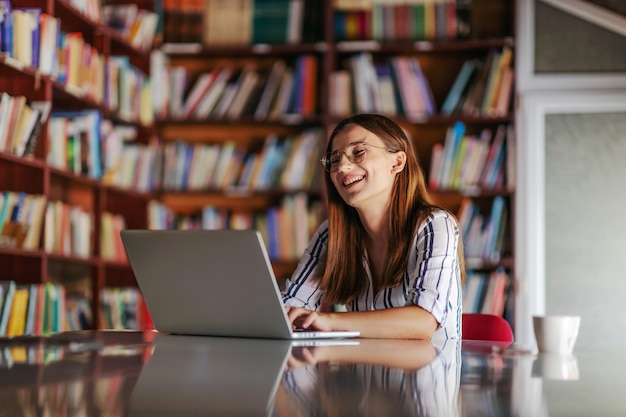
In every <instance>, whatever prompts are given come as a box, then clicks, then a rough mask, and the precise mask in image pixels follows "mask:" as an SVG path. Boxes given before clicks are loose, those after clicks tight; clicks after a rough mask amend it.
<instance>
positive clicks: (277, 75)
mask: <svg viewBox="0 0 626 417" xmlns="http://www.w3.org/2000/svg"><path fill="white" fill-rule="evenodd" d="M286 67H287V64H286V63H285V61H284V60H282V59H279V60H276V61H275V62H274V63H273V64H272V67H271V69H270V73H269V75H268V77H267V82H266V83H265V87H264V89H263V93H262V94H261V98H260V99H259V104H258V106H257V108H256V109H255V111H254V118H255V119H256V120H264V119H265V118H266V117H267V115H268V113H269V110H270V106H271V104H272V102H273V101H274V100H275V97H276V94H277V92H278V87H279V86H280V81H281V79H282V77H283V74H284V73H285V69H286Z"/></svg>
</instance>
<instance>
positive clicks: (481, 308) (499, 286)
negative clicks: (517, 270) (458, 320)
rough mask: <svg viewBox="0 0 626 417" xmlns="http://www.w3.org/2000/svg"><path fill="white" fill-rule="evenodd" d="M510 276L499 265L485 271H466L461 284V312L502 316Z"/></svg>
mask: <svg viewBox="0 0 626 417" xmlns="http://www.w3.org/2000/svg"><path fill="white" fill-rule="evenodd" d="M510 285H511V278H510V277H509V274H508V273H507V271H506V270H505V269H504V268H502V267H499V268H497V269H496V270H494V271H492V272H490V273H487V272H478V271H472V270H470V271H468V274H467V279H466V281H465V284H464V286H463V300H462V303H463V313H483V314H495V315H497V316H502V315H503V314H504V311H505V306H506V301H507V296H508V293H509V286H510Z"/></svg>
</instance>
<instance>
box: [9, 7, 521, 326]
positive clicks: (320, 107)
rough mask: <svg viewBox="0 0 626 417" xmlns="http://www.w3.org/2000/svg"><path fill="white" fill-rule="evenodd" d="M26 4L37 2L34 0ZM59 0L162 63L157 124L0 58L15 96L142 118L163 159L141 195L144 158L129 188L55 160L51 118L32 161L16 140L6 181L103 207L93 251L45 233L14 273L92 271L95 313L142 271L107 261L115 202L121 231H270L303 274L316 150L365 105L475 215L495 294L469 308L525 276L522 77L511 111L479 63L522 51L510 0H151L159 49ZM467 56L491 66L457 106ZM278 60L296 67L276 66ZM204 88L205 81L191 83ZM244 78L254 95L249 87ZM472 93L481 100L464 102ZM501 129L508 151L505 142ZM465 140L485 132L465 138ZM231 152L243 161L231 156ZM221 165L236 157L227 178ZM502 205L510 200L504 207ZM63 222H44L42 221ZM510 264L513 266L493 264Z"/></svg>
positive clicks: (125, 50)
mask: <svg viewBox="0 0 626 417" xmlns="http://www.w3.org/2000/svg"><path fill="white" fill-rule="evenodd" d="M12 3H14V4H20V5H21V6H28V5H30V3H29V2H27V1H26V0H20V1H14V2H12ZM22 3H23V4H22ZM31 3H32V2H31ZM115 3H121V2H115ZM46 7H47V8H48V9H47V10H48V11H49V13H50V14H52V15H57V16H59V17H61V18H62V22H63V23H62V25H64V26H63V27H67V26H65V25H72V24H74V25H78V26H79V27H80V28H81V29H80V30H81V31H82V32H83V33H88V34H91V35H86V38H88V37H89V36H90V38H88V39H90V41H89V42H91V44H93V45H94V46H96V49H98V50H99V51H101V53H102V54H103V55H104V56H110V55H116V56H117V55H124V56H127V57H130V62H131V63H132V64H133V65H134V66H135V67H137V68H139V69H140V70H141V71H142V72H143V73H144V74H148V73H149V74H150V75H151V82H152V85H153V87H154V88H152V90H151V91H152V94H153V95H152V97H151V98H150V100H149V101H150V103H152V107H153V110H154V113H153V114H154V117H155V120H154V123H152V122H148V123H145V122H129V121H127V120H124V115H125V113H124V112H120V111H119V110H118V111H111V110H110V109H109V108H108V107H107V106H105V105H103V104H101V103H98V102H94V101H93V100H90V99H86V98H84V97H81V96H80V95H79V96H77V95H75V94H74V93H73V91H72V89H71V88H70V89H68V88H67V87H66V86H65V85H62V84H60V83H59V82H58V81H57V80H55V79H52V78H51V77H47V76H45V75H41V74H40V73H39V72H38V71H36V70H33V69H30V68H19V69H18V68H15V67H14V66H12V65H10V64H7V62H6V60H4V61H2V63H1V64H0V65H1V66H0V83H2V84H1V85H2V88H3V89H4V90H5V91H7V92H8V93H10V94H11V95H25V96H26V97H27V98H28V100H29V101H42V100H43V101H50V102H52V105H53V110H55V109H58V110H76V109H97V110H98V109H99V110H100V111H101V113H102V115H103V117H105V118H108V119H111V120H113V121H115V122H117V123H119V124H122V125H124V126H131V127H134V128H135V130H136V132H137V133H136V136H135V139H133V143H139V144H143V146H144V147H145V148H147V149H149V150H150V152H151V155H153V156H152V158H153V159H152V161H153V163H152V162H151V163H150V166H152V167H153V168H154V170H155V172H160V173H161V174H157V175H156V178H152V177H151V178H152V179H151V180H150V181H148V183H147V184H144V185H143V186H141V187H139V189H141V190H142V191H130V190H132V187H133V186H135V187H138V186H139V185H138V184H137V183H136V182H133V180H132V178H134V174H133V173H132V170H131V173H130V174H128V175H130V178H131V180H130V182H128V181H124V178H122V179H120V178H119V177H118V178H117V179H118V182H114V183H115V184H121V185H118V186H115V185H110V183H111V181H112V180H111V178H110V176H109V177H108V176H106V175H105V176H104V177H103V178H102V179H94V178H90V177H85V176H83V175H76V174H73V173H71V172H70V169H67V168H58V167H56V166H55V165H53V164H51V163H50V162H49V161H48V158H47V155H48V152H49V149H50V146H51V140H50V137H49V134H48V133H46V129H45V128H44V129H42V130H43V131H42V133H41V135H40V140H39V141H38V142H37V143H38V145H37V148H36V151H35V153H34V157H29V158H23V157H18V156H15V155H12V154H11V153H8V152H1V153H0V170H1V171H0V174H1V176H0V186H1V187H2V188H3V190H6V191H14V192H21V191H24V192H27V193H32V194H41V195H44V196H46V197H47V200H48V202H51V201H62V202H64V203H66V204H69V205H75V206H78V207H80V208H82V209H83V210H84V211H85V212H88V213H91V214H92V219H93V224H94V228H93V233H92V234H91V238H90V239H91V241H92V243H93V245H92V249H91V251H90V253H89V256H87V257H78V256H73V255H67V254H65V255H59V254H52V253H49V252H48V251H46V250H44V247H45V246H44V245H45V242H44V239H42V242H41V243H40V245H39V246H38V248H37V249H35V250H23V249H15V248H10V247H6V246H2V247H0V263H1V265H0V266H2V268H1V269H0V270H1V271H2V272H1V273H2V274H3V275H0V280H16V281H17V282H20V283H41V282H46V281H47V280H50V279H56V278H57V276H58V277H59V279H58V281H60V282H62V283H63V284H64V285H68V286H69V285H71V282H72V280H73V279H78V278H80V277H84V276H88V277H89V283H90V292H91V297H92V300H93V303H92V309H93V314H94V316H95V317H96V319H95V321H94V323H99V321H98V317H99V315H100V314H101V313H100V310H101V309H100V301H99V300H100V293H101V292H102V291H103V289H104V288H106V287H109V286H132V285H134V278H133V275H132V271H131V270H130V269H129V267H128V265H127V263H126V262H125V261H124V260H123V259H122V258H120V260H118V261H109V260H105V259H108V257H107V256H103V255H104V253H105V249H104V248H103V247H101V243H100V242H101V238H102V237H103V236H104V235H105V234H107V233H106V230H107V229H104V228H103V227H102V223H103V222H102V220H103V219H104V218H108V213H111V214H117V215H121V216H123V218H124V220H125V224H123V225H122V226H121V227H127V228H191V227H233V228H234V227H255V228H259V229H261V230H262V232H263V233H264V237H265V238H266V241H267V243H268V248H269V249H270V250H269V252H270V255H271V257H272V261H273V266H274V269H275V272H276V275H277V277H278V278H279V279H282V278H284V277H286V276H288V275H289V274H290V273H291V272H292V271H293V269H294V267H295V264H296V261H297V259H298V257H299V256H300V254H301V249H302V242H306V240H307V237H308V236H309V235H310V233H311V231H312V229H314V228H315V227H316V226H317V224H318V223H319V221H321V219H322V218H323V217H324V195H323V187H322V175H321V171H320V168H321V165H320V164H319V162H318V160H319V157H320V156H321V153H322V149H323V148H324V145H325V141H326V138H327V137H328V134H329V132H330V131H331V130H332V128H333V127H334V125H335V124H336V123H337V122H338V121H339V120H340V119H341V118H342V117H343V116H344V115H345V114H350V113H355V112H366V111H367V112H379V113H385V114H388V115H390V116H391V117H392V118H393V119H394V120H396V121H398V122H399V123H400V124H401V125H402V126H403V127H404V128H405V129H406V131H407V133H408V134H409V135H410V136H411V138H412V140H413V142H414V144H415V147H416V150H417V153H418V157H419V160H420V162H421V163H422V165H423V167H424V169H425V172H426V174H427V176H428V179H429V183H430V184H431V185H432V188H431V190H432V193H433V195H434V197H435V199H436V201H437V202H438V203H439V204H441V205H443V206H445V207H448V208H450V209H451V210H452V211H453V212H455V213H457V214H458V215H459V217H460V218H461V219H463V220H464V221H465V222H466V223H467V230H464V235H465V234H466V235H467V236H466V239H465V242H466V243H465V246H466V251H467V253H468V257H467V259H468V265H469V268H470V271H471V273H470V278H469V279H468V288H466V293H469V292H470V289H469V284H470V283H471V282H478V281H480V284H481V285H479V286H476V288H474V289H472V290H471V291H472V292H475V293H476V294H483V295H482V296H480V295H476V296H475V298H476V299H478V301H474V300H472V305H474V304H475V305H476V308H477V309H479V308H481V306H480V305H479V304H482V303H481V301H482V300H481V299H483V298H485V294H486V293H487V292H488V287H489V285H488V283H489V282H492V281H494V282H495V281H496V280H498V281H501V282H504V283H505V284H504V287H505V289H506V291H511V290H512V289H513V279H512V278H511V277H512V276H513V274H514V248H513V245H512V242H513V234H514V230H513V227H512V226H513V224H514V212H513V207H514V198H515V189H514V176H513V175H512V173H513V172H514V159H515V158H514V152H513V151H514V138H513V137H512V134H510V133H511V132H512V131H513V129H512V128H509V127H511V126H512V125H513V123H514V120H513V104H514V91H515V89H514V86H512V84H514V81H513V77H512V74H509V75H508V77H509V83H510V84H509V85H511V87H510V92H511V95H510V96H509V97H508V98H506V99H504V104H502V103H501V106H500V107H499V110H497V111H496V110H494V109H490V108H489V107H486V108H485V109H481V108H480V104H479V103H480V102H481V101H482V97H483V96H484V91H485V89H487V87H483V92H480V91H478V92H476V93H472V95H473V97H474V98H473V99H472V100H469V99H467V100H466V96H467V95H468V94H469V91H470V90H471V89H472V87H471V86H472V85H473V84H477V85H480V84H482V85H483V86H485V85H487V83H488V82H489V81H488V77H489V71H486V70H485V71H484V72H485V75H483V76H481V75H480V74H481V70H480V68H485V69H489V68H490V66H491V62H494V61H495V59H494V58H493V56H497V57H501V56H502V55H505V53H504V51H507V52H506V54H508V58H507V59H508V60H509V62H511V61H512V60H513V59H514V51H515V49H514V47H515V45H514V41H513V37H512V35H513V33H514V30H513V16H512V15H513V10H514V7H513V4H511V2H509V1H505V0H469V1H468V0H450V1H415V2H404V3H402V4H395V3H394V4H388V3H386V2H382V1H380V2H379V1H370V0H359V1H345V0H344V1H332V0H321V1H317V0H272V1H270V0H266V1H260V0H222V1H220V0H210V1H206V2H185V3H182V2H181V3H180V4H178V3H176V4H174V2H167V1H166V2H160V1H155V2H152V1H150V0H145V1H143V2H140V3H139V7H141V8H146V9H151V10H154V11H156V12H159V13H162V17H163V20H162V23H163V26H162V28H163V32H162V35H163V44H162V45H161V46H160V47H159V48H157V49H158V50H157V51H156V52H153V53H152V54H148V53H145V52H142V51H138V50H136V49H135V48H133V47H131V46H129V44H128V42H125V41H122V40H121V38H120V37H119V36H118V35H117V34H116V33H115V32H114V31H112V30H110V29H108V28H106V27H104V26H103V25H101V24H98V23H95V22H94V21H92V20H91V19H88V18H85V17H83V16H81V15H80V14H79V13H77V12H76V11H74V9H73V8H72V7H70V6H69V5H68V3H66V1H64V0H54V1H52V0H49V1H48V2H47V3H46ZM297 16H300V17H299V18H298V17H297ZM72 22H74V23H72ZM255 28H256V29H255ZM442 28H443V29H442ZM270 29H271V30H270ZM277 29H281V30H277ZM66 30H75V29H71V27H69V28H68V29H66ZM465 63H472V64H476V66H475V69H474V72H473V76H472V77H470V78H469V81H468V83H467V85H466V87H465V88H460V87H457V89H458V90H459V91H458V92H459V94H460V98H459V99H458V102H457V105H456V106H455V105H451V104H450V103H448V104H446V103H447V102H449V101H452V99H451V98H449V96H450V95H452V93H451V90H454V88H453V86H454V85H456V84H457V83H458V84H460V83H461V82H460V81H457V80H458V79H459V78H461V76H460V73H461V72H462V68H463V67H464V64H465ZM468 65H469V64H468ZM481 65H482V66H481ZM503 65H504V64H503ZM400 67H402V68H405V69H403V70H400V69H399V68H400ZM402 71H404V72H405V74H404V75H403V76H402V79H401V77H400V75H399V74H400V72H402ZM407 71H408V74H407ZM275 72H276V73H279V74H281V76H280V77H278V76H276V75H274V77H273V76H272V74H273V73H275ZM420 72H421V75H420ZM492 72H493V71H492ZM285 73H290V74H291V76H290V77H291V82H292V83H293V85H296V86H298V87H297V88H295V91H296V93H292V94H286V93H285V94H284V97H285V101H284V102H282V103H283V104H282V105H279V104H278V103H279V102H280V100H277V99H276V98H274V99H273V100H271V101H270V102H269V108H266V109H265V111H261V110H259V107H260V104H259V103H260V102H262V100H263V98H262V97H263V96H264V94H266V90H268V89H269V88H268V85H270V84H271V83H272V82H274V81H271V80H272V79H273V78H275V79H279V80H280V82H279V83H278V84H277V90H276V93H275V94H274V96H275V97H280V96H281V93H280V91H281V89H285V91H288V90H287V87H283V86H282V85H283V84H285V85H289V84H288V82H286V81H284V80H285V78H286V77H285ZM218 74H222V75H221V76H222V77H224V78H223V83H222V90H221V94H217V93H214V94H215V97H214V98H213V99H210V98H209V96H210V95H211V94H212V93H211V90H212V89H214V87H215V85H217V81H216V80H217V79H219V77H218ZM406 77H408V78H406ZM481 77H482V78H483V80H482V82H481V83H478V82H477V81H478V80H479V79H481ZM203 78H204V81H201V80H202V79H203ZM244 80H247V81H244ZM202 82H204V89H201V87H200V86H201V85H202ZM244 85H245V87H242V86H244ZM196 88H197V89H198V90H199V92H197V93H194V90H196ZM229 88H230V89H231V90H233V91H232V92H231V94H233V96H231V98H232V100H233V101H232V102H231V103H230V105H229V104H228V102H227V101H226V100H225V99H224V98H223V97H224V91H226V90H227V89H229ZM238 88H241V89H243V90H244V91H247V92H246V93H240V90H238ZM412 88H413V89H415V90H411V89H412ZM473 88H474V89H477V88H478V87H473ZM420 91H421V92H424V91H425V92H426V94H425V95H422V93H421V92H420ZM407 92H409V94H406V93H407ZM238 95H239V96H238ZM418 96H419V97H421V99H420V100H422V105H424V103H428V102H430V106H432V108H429V107H425V108H420V107H417V108H416V107H415V105H416V104H415V98H416V97H418ZM210 100H214V101H213V102H212V103H211V101H210ZM407 100H408V101H407ZM465 101H467V102H469V103H473V104H471V105H470V104H467V105H465V106H464V105H463V103H464V102H465ZM417 105H418V106H419V103H418V104H417ZM390 106H391V107H390ZM464 107H465V108H464ZM131 108H132V106H131ZM393 108H395V110H393ZM444 108H446V109H449V110H450V111H448V110H446V111H443V109H444ZM503 109H504V110H503ZM46 126H47V125H46ZM459 132H461V133H462V134H460V133H459ZM455 133H456V136H455ZM498 136H501V139H500V141H501V145H500V148H497V147H495V146H494V143H495V142H497V140H496V139H497V138H498ZM466 137H472V140H467V141H465V140H463V138H466ZM481 139H482V140H481ZM464 142H467V143H464ZM470 142H472V144H471V145H470V144H469V143H470ZM474 142H477V143H478V142H480V144H479V145H476V144H475V143H474ZM461 143H464V144H463V145H461ZM480 145H482V148H481V146H480ZM471 147H474V148H481V149H483V153H484V155H483V156H482V158H483V159H481V157H476V156H475V157H474V164H476V161H483V162H482V166H474V168H473V170H474V171H475V172H474V176H473V177H471V175H470V176H469V177H468V176H467V175H469V174H464V175H461V173H462V172H464V171H463V170H461V171H459V172H457V173H456V174H455V175H456V177H455V175H452V174H450V173H444V171H445V170H442V169H439V168H437V167H438V166H446V164H448V165H449V166H450V167H453V166H455V165H459V167H461V166H462V165H463V155H470V152H469V150H468V148H471ZM131 148H132V146H131ZM492 148H494V149H493V150H492V151H491V152H492V153H493V154H494V156H493V157H492V158H493V159H494V161H496V160H497V161H499V162H498V163H495V162H493V163H490V164H491V165H493V169H492V171H493V172H492V173H491V174H490V178H491V180H490V181H491V182H485V181H484V180H483V178H482V176H483V172H482V171H483V169H482V168H484V165H487V160H488V154H489V152H490V149H492ZM226 149H228V151H225V150H226ZM461 149H463V150H462V151H461ZM498 149H499V151H498ZM509 150H510V152H509ZM496 151H497V152H496ZM229 152H230V153H229ZM268 154H273V155H274V156H273V157H269V156H268ZM155 155H156V156H155ZM216 155H217V156H216ZM219 155H231V157H229V158H226V157H223V158H222V159H223V160H222V161H219ZM437 155H439V156H437ZM507 155H509V156H507ZM131 160H132V159H131ZM211 161H212V162H211ZM446 161H447V162H446ZM253 162H254V163H253ZM220 163H221V164H223V165H224V166H225V168H224V169H223V170H222V171H221V172H220V173H219V174H216V172H217V171H220V169H218V167H219V166H220ZM227 163H228V164H227ZM153 164H154V165H153ZM247 164H249V165H250V166H249V167H248V170H246V169H245V167H246V165H247ZM131 165H133V166H136V167H137V166H140V165H141V164H140V163H136V164H131ZM144 165H145V163H144ZM255 166H256V168H254V169H253V167H255ZM259 166H265V168H258V167H259ZM211 167H212V169H211V170H210V173H208V172H207V171H206V170H207V169H208V168H211ZM294 167H296V168H298V169H295V168H294ZM203 169H204V171H203ZM263 169H265V170H266V171H267V172H265V171H263ZM458 169H460V168H458ZM198 170H199V171H198ZM252 172H255V174H252ZM259 172H265V174H264V175H261V174H259ZM450 172H454V171H453V170H451V171H450ZM287 173H288V174H287ZM442 175H443V176H444V177H445V178H447V180H446V181H443V180H441V178H440V177H441V176H442ZM485 175H486V174H485ZM122 177H124V176H122ZM457 177H458V178H457ZM216 178H220V180H217V179H216ZM450 178H457V179H456V180H454V179H453V180H450ZM471 178H474V179H471ZM447 181H449V182H447ZM495 202H497V203H495ZM494 207H499V209H498V210H500V208H501V209H502V213H503V214H502V215H498V216H496V215H492V212H494V211H496V210H495V209H494ZM463 212H465V213H466V214H465V215H463ZM492 217H493V219H492ZM500 218H503V219H504V220H500ZM472 219H473V220H472ZM49 223H50V222H46V221H44V224H43V227H42V229H45V227H46V226H47V225H49ZM472 224H473V228H472V227H470V226H471V225H472ZM499 229H502V231H501V232H498V230H499ZM43 235H44V236H45V234H43ZM474 241H476V242H478V243H476V242H474ZM472 242H474V243H472ZM487 242H490V243H489V244H488V243H487ZM488 248H491V249H488ZM470 250H471V252H470ZM497 275H504V276H505V278H506V277H508V280H506V279H505V280H504V281H502V280H501V279H499V278H498V279H496V278H494V277H496V276H497ZM75 277H78V278H75ZM499 288H500V290H501V289H502V285H500V287H499ZM492 291H493V290H492ZM500 300H502V297H500ZM512 300H513V297H508V299H507V301H509V302H511V301H512ZM468 302H469V301H468ZM505 311H506V312H505V313H504V314H505V315H508V316H510V314H512V312H513V306H512V304H511V303H509V304H508V305H507V308H506V309H505ZM511 322H512V318H511ZM96 326H97V324H96Z"/></svg>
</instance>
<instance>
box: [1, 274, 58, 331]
mask: <svg viewBox="0 0 626 417" xmlns="http://www.w3.org/2000/svg"><path fill="white" fill-rule="evenodd" d="M65 330H66V326H65V288H64V287H63V286H62V285H60V284H56V283H53V282H46V283H43V284H17V283H16V282H15V281H0V336H6V337H14V336H21V335H46V334H51V333H59V332H62V331H65Z"/></svg>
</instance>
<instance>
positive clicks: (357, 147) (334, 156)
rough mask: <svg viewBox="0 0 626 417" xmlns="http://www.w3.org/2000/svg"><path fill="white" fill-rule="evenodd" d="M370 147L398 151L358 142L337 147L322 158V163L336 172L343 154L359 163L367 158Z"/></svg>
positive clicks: (326, 168) (325, 167)
mask: <svg viewBox="0 0 626 417" xmlns="http://www.w3.org/2000/svg"><path fill="white" fill-rule="evenodd" d="M368 148H377V149H384V150H386V151H389V152H396V151H395V150H394V149H389V148H386V147H384V146H376V145H371V144H369V143H365V142H356V143H352V144H350V145H348V146H346V147H345V148H343V149H337V150H336V151H334V152H329V153H327V154H326V156H324V157H323V158H322V159H320V161H321V162H322V165H324V169H325V170H326V171H328V172H335V171H337V169H338V168H339V164H340V163H341V157H342V155H345V156H346V158H348V161H350V162H352V163H353V164H358V163H359V162H362V161H363V160H364V159H365V156H367V150H368Z"/></svg>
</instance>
